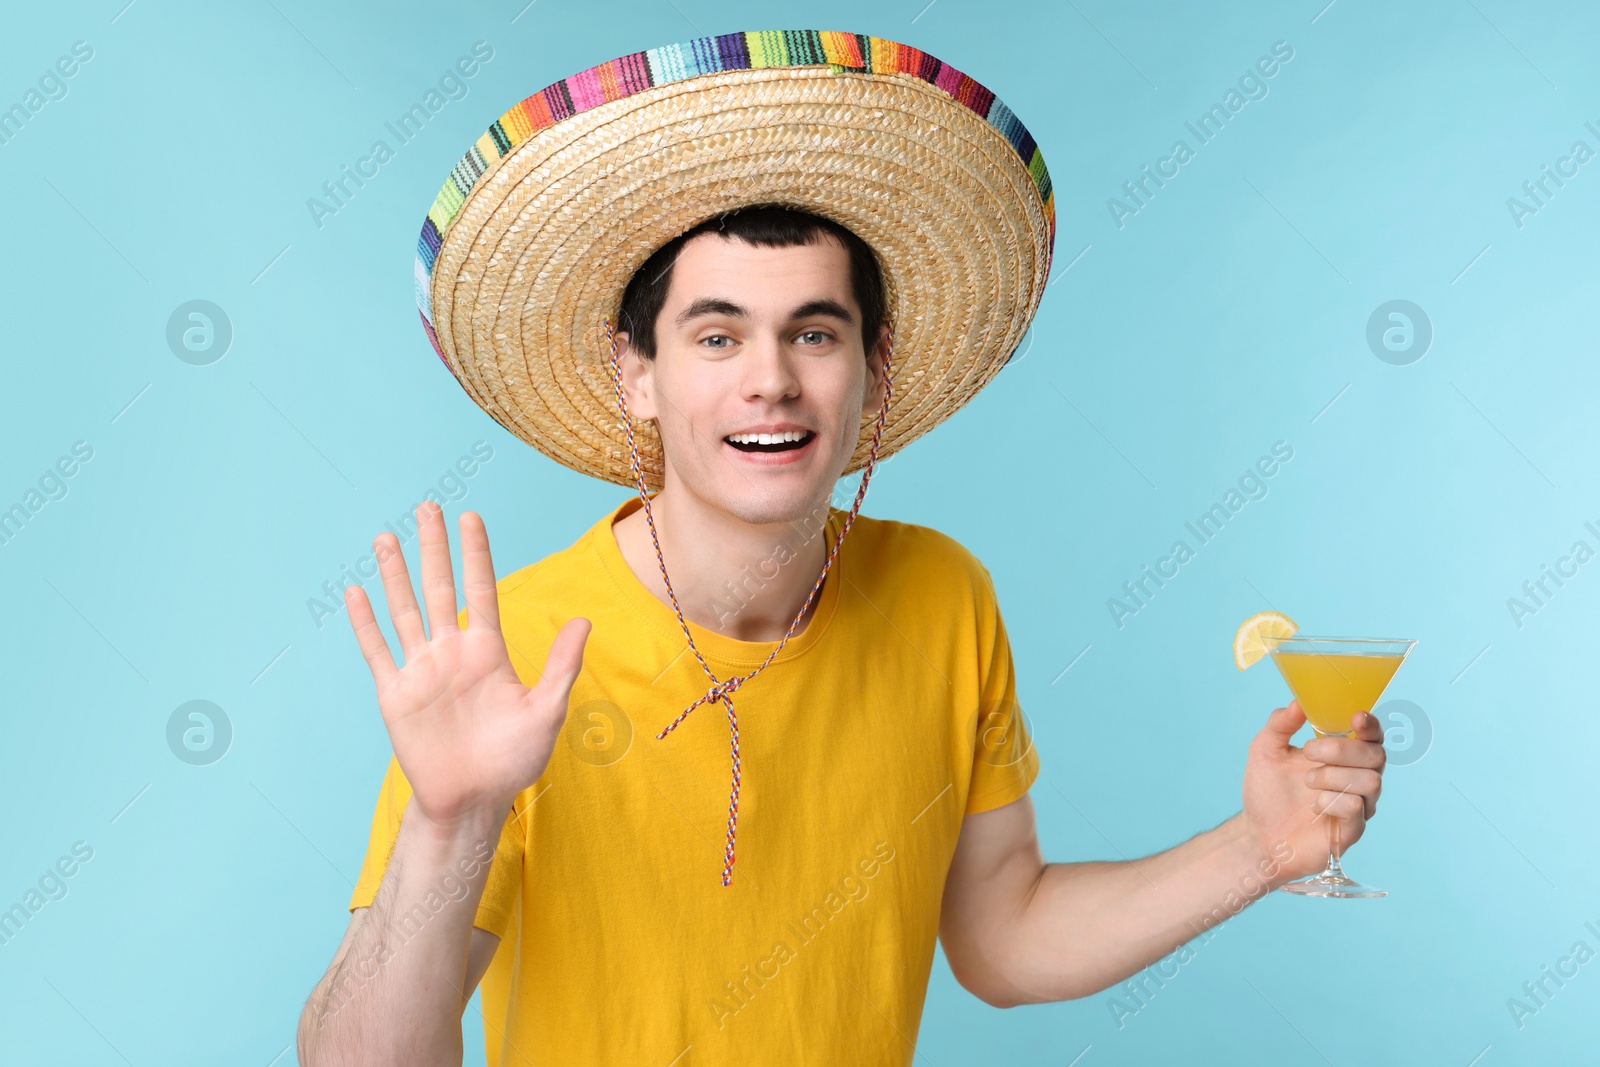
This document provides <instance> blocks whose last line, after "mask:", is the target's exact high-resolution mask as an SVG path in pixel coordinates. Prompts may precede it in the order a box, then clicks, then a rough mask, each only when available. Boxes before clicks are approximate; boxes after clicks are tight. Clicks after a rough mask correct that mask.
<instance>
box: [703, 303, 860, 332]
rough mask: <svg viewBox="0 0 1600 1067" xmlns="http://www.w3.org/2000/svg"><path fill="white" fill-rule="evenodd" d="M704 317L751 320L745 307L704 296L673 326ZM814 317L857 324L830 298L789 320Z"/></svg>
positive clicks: (801, 309) (796, 311)
mask: <svg viewBox="0 0 1600 1067" xmlns="http://www.w3.org/2000/svg"><path fill="white" fill-rule="evenodd" d="M702 315H727V316H729V317H731V318H735V319H748V318H750V312H749V311H748V310H747V309H745V308H744V307H741V306H740V305H738V304H735V303H734V302H733V301H732V300H728V299H726V298H724V297H720V296H703V297H701V298H700V299H698V300H696V301H694V302H693V303H692V304H690V305H689V306H688V307H686V308H684V309H683V310H682V311H680V312H679V313H678V317H677V318H675V319H673V320H672V321H673V325H675V326H683V325H685V324H687V323H688V322H689V321H690V320H691V319H697V318H699V317H700V316H702ZM813 315H827V316H829V317H830V318H835V319H838V320H839V321H840V322H842V323H844V324H845V325H846V326H854V325H855V324H856V320H855V316H854V315H851V314H850V309H849V308H847V307H845V306H844V305H843V304H841V303H839V301H837V300H834V299H832V298H829V297H823V298H820V299H817V300H807V301H806V302H805V303H804V304H801V305H800V306H799V307H797V308H795V309H794V310H793V311H791V312H790V313H789V318H790V319H805V318H810V317H811V316H813Z"/></svg>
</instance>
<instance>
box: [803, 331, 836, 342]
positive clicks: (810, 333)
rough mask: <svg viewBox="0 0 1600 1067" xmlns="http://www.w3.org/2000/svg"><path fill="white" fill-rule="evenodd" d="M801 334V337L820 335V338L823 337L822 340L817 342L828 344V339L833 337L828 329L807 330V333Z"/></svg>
mask: <svg viewBox="0 0 1600 1067" xmlns="http://www.w3.org/2000/svg"><path fill="white" fill-rule="evenodd" d="M800 336H801V337H820V338H822V340H820V341H817V342H816V344H819V345H821V344H826V343H827V342H828V341H830V340H832V339H833V337H832V335H831V334H829V333H828V331H826V330H807V331H806V332H805V333H803V334H801V335H800Z"/></svg>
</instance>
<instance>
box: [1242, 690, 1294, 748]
mask: <svg viewBox="0 0 1600 1067" xmlns="http://www.w3.org/2000/svg"><path fill="white" fill-rule="evenodd" d="M1305 724H1306V713H1305V712H1304V711H1302V710H1301V709H1300V701H1298V700H1291V701H1289V705H1288V707H1283V708H1275V709H1273V712H1272V714H1271V715H1268V716H1267V723H1266V725H1265V726H1263V727H1262V728H1261V732H1260V733H1258V734H1256V738H1255V741H1254V742H1253V744H1254V745H1265V746H1267V747H1269V748H1273V749H1277V750H1280V751H1281V750H1283V749H1286V748H1288V747H1289V739H1290V738H1291V737H1293V736H1294V735H1295V731H1296V730H1298V729H1300V727H1302V726H1304V725H1305Z"/></svg>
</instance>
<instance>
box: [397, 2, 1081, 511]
mask: <svg viewBox="0 0 1600 1067" xmlns="http://www.w3.org/2000/svg"><path fill="white" fill-rule="evenodd" d="M757 204H781V205H784V206H789V207H793V208H796V209H799V210H802V211H809V212H812V213H813V214H817V215H820V216H823V217H824V218H828V219H831V220H832V221H834V222H837V223H839V224H840V225H842V226H844V227H845V228H847V229H849V230H850V231H851V232H853V233H855V234H856V235H857V236H858V237H860V238H861V239H862V240H863V241H865V242H866V244H867V245H868V246H869V247H871V248H872V250H873V252H874V254H875V255H876V257H877V258H878V261H879V265H880V267H881V269H882V274H883V281H884V297H885V304H886V312H887V313H886V316H885V317H886V318H887V319H889V320H892V321H893V322H894V323H895V324H896V327H897V331H896V332H897V338H896V339H897V342H898V344H897V346H896V355H897V360H896V362H897V364H898V366H899V379H900V388H899V389H897V390H896V395H895V410H894V412H893V415H894V418H893V419H892V420H891V422H890V425H889V426H888V427H887V428H886V429H885V431H884V434H883V438H882V441H881V447H880V450H879V458H880V459H883V458H886V457H888V456H890V455H892V454H894V453H895V452H897V451H899V450H900V449H901V448H903V447H905V446H906V445H907V444H909V443H910V442H912V441H914V440H916V439H917V438H918V437H921V436H922V435H923V434H925V433H927V432H928V431H929V430H931V429H933V428H934V427H935V426H937V425H938V424H939V423H941V422H943V421H944V420H945V419H947V418H949V417H950V416H951V415H952V414H954V413H955V412H956V411H957V410H959V409H960V408H961V406H962V405H963V404H965V403H967V401H969V400H970V399H971V398H972V397H973V396H975V395H976V394H977V392H978V390H979V389H981V388H982V387H983V386H984V385H985V384H987V383H988V382H989V381H990V380H991V379H993V377H994V376H995V375H996V374H997V373H999V371H1000V368H1001V367H1002V366H1004V365H1005V363H1006V362H1007V360H1008V358H1009V357H1010V356H1011V355H1012V354H1013V353H1014V352H1015V351H1016V350H1017V347H1018V345H1019V344H1020V343H1021V342H1022V340H1023V335H1024V333H1025V332H1026V330H1027V327H1028V324H1029V322H1030V321H1031V320H1032V317H1033V315H1034V312H1035V311H1036V309H1037V308H1038V305H1039V302H1040V300H1041V299H1042V298H1043V296H1044V287H1045V283H1046V281H1047V279H1048V276H1049V271H1050V259H1051V254H1052V249H1053V242H1054V236H1055V197H1054V194H1053V192H1052V191H1051V184H1050V175H1049V172H1048V170H1047V169H1046V167H1045V164H1044V159H1043V157H1042V155H1041V154H1040V152H1039V149H1038V146H1037V145H1036V144H1035V143H1034V139H1033V137H1032V135H1031V134H1029V132H1028V130H1027V129H1026V128H1025V127H1024V126H1023V125H1022V123H1021V122H1019V121H1018V120H1017V118H1016V116H1015V115H1013V114H1012V112H1011V109H1010V108H1008V107H1007V106H1006V105H1005V104H1004V103H1003V102H1001V100H1000V99H999V98H998V97H996V96H995V94H994V93H993V92H991V91H990V90H989V89H987V88H985V87H984V86H983V85H981V84H979V83H978V82H977V81H975V80H973V79H972V78H971V77H969V76H968V75H966V74H964V73H962V72H961V71H959V70H957V69H956V68H954V67H952V66H950V65H949V64H947V63H944V62H942V61H940V60H939V59H937V58H935V57H934V56H931V55H928V54H927V53H925V52H923V51H921V50H919V49H917V48H913V47H911V46H909V45H904V44H900V43H897V42H895V41H889V40H884V39H883V38H879V37H869V36H866V35H863V34H854V33H841V32H834V31H825V30H771V31H761V32H743V33H730V34H723V35H719V36H714V37H701V38H697V39H695V40H691V41H686V42H683V43H681V44H675V45H667V46H665V47H661V48H652V49H648V50H646V51H642V52H634V53H631V54H629V55H626V56H622V57H620V58H617V59H612V60H609V61H607V62H605V63H601V64H599V65H597V66H594V67H591V68H589V69H588V70H585V71H582V72H580V73H578V74H574V75H572V76H571V77H568V78H564V79H562V80H561V81H558V82H555V83H553V84H551V85H549V86H546V87H545V88H544V89H541V90H540V91H539V92H537V93H534V94H533V95H532V96H529V97H527V98H526V99H524V100H522V101H520V102H519V103H517V104H516V105H515V106H514V107H512V108H511V109H510V110H508V111H506V112H505V113H504V114H502V115H501V116H500V117H499V119H497V120H496V121H495V122H494V123H493V124H492V125H491V126H490V127H489V128H488V130H487V131H485V132H484V134H483V135H482V136H481V137H479V138H478V139H477V141H476V142H475V143H474V144H473V145H472V147H471V148H470V149H469V150H468V151H467V153H466V154H465V155H464V156H462V158H461V160H460V161H459V162H458V163H457V164H456V166H455V168H454V169H453V170H452V171H451V172H450V175H449V178H448V180H446V181H445V183H444V185H443V187H442V188H441V189H440V191H439V193H438V195H437V197H436V198H435V199H434V202H433V206H432V208H431V209H430V210H429V212H428V215H427V218H426V219H425V220H424V222H423V226H422V234H421V237H420V239H419V241H418V245H417V260H416V272H415V275H416V293H417V306H418V310H419V313H420V315H421V318H422V324H423V328H424V330H425V331H426V332H427V335H428V338H429V341H430V342H431V343H432V344H433V346H434V349H435V351H437V352H438V354H439V358H440V360H441V361H442V362H443V363H444V365H445V366H446V367H447V368H448V369H449V370H450V372H451V373H452V374H453V375H454V376H455V378H456V380H457V381H458V382H459V383H460V385H461V387H462V389H463V390H465V392H466V393H467V395H468V396H470V397H471V398H472V400H473V402H474V403H476V404H478V405H479V406H480V407H482V408H483V409H484V410H485V411H487V412H488V413H489V414H490V415H491V416H492V417H493V418H494V419H495V420H496V421H498V422H499V423H500V424H501V425H502V426H504V427H505V428H506V429H507V430H508V431H510V432H511V433H513V434H515V435H516V436H517V437H519V438H521V439H522V440H524V441H526V442H527V443H529V444H531V445H532V446H534V447H535V448H537V449H539V450H540V451H541V452H544V453H545V454H546V455H548V456H550V457H551V458H553V459H555V460H556V461H558V462H560V463H562V464H564V465H566V466H568V467H570V468H572V469H574V470H577V471H580V472H582V473H585V474H590V475H594V476H595V477H598V478H603V479H605V480H607V481H610V482H613V483H615V484H617V485H624V486H626V485H632V484H633V482H634V477H633V471H632V469H631V465H630V460H631V456H630V446H629V443H628V434H627V430H626V427H625V426H624V424H623V422H622V421H621V420H620V419H619V418H618V416H617V409H616V405H615V402H614V400H613V398H612V396H611V386H610V381H609V378H610V371H609V368H608V367H607V366H606V361H605V349H606V337H605V323H606V322H607V320H610V321H611V322H613V323H615V322H617V321H618V316H619V312H620V308H621V303H622V296H623V293H624V291H625V290H626V288H627V285H628V282H629V280H630V279H631V278H632V276H633V274H634V272H635V271H636V270H637V269H638V268H639V267H640V266H641V265H642V264H643V263H644V262H645V260H646V259H648V258H649V257H650V255H651V254H653V253H654V252H655V251H656V250H657V249H659V248H660V247H661V246H662V245H664V244H666V243H667V242H668V241H670V240H672V239H673V238H675V237H678V236H680V235H681V234H683V233H685V232H686V231H688V230H690V229H692V228H693V227H694V226H696V225H698V224H699V223H701V222H704V221H706V220H708V219H712V218H715V217H717V216H719V215H722V214H725V213H727V212H729V211H734V210H737V209H739V208H742V207H747V206H753V205H757ZM869 419H870V415H869V414H867V413H863V417H862V422H861V426H860V428H859V432H858V435H857V443H856V448H855V450H854V451H853V452H852V454H851V456H850V459H849V461H848V463H847V465H846V467H845V470H844V473H845V474H851V473H854V472H856V471H859V470H860V469H861V468H862V467H863V466H864V465H865V463H866V460H867V449H868V440H869V438H870V437H871V436H872V431H871V428H870V426H868V420H869ZM634 444H635V447H636V448H637V451H638V454H639V461H640V465H641V467H642V470H643V476H644V481H645V484H646V485H647V486H648V487H650V488H652V489H660V488H661V486H662V484H663V482H662V479H663V475H664V470H665V466H664V464H665V457H664V456H663V454H662V451H661V441H660V437H659V434H658V432H657V430H656V428H655V427H654V426H653V425H651V424H649V423H645V424H641V425H640V426H639V427H638V428H637V429H636V440H635V442H634Z"/></svg>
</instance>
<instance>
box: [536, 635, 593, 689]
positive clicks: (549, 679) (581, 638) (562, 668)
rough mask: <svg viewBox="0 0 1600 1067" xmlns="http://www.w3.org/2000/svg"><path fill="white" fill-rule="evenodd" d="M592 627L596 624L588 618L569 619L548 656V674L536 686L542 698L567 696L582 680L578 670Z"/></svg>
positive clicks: (546, 665) (543, 675) (545, 668)
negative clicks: (574, 683)
mask: <svg viewBox="0 0 1600 1067" xmlns="http://www.w3.org/2000/svg"><path fill="white" fill-rule="evenodd" d="M591 629H593V624H592V623H590V622H589V620H588V619H585V618H575V619H568V620H567V624H566V625H565V626H563V627H561V632H560V633H558V634H556V639H555V640H554V641H553V642H551V644H550V653H549V655H547V656H546V657H545V661H544V673H543V674H542V675H540V676H539V681H538V683H537V684H536V685H535V686H534V690H535V691H537V692H538V693H539V695H540V696H541V697H542V698H545V699H551V698H554V697H558V696H559V697H565V696H566V695H567V694H569V693H570V692H571V691H572V683H573V682H575V681H577V680H578V672H579V671H580V670H581V669H582V668H583V646H584V642H586V641H587V640H588V639H589V631H590V630H591Z"/></svg>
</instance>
